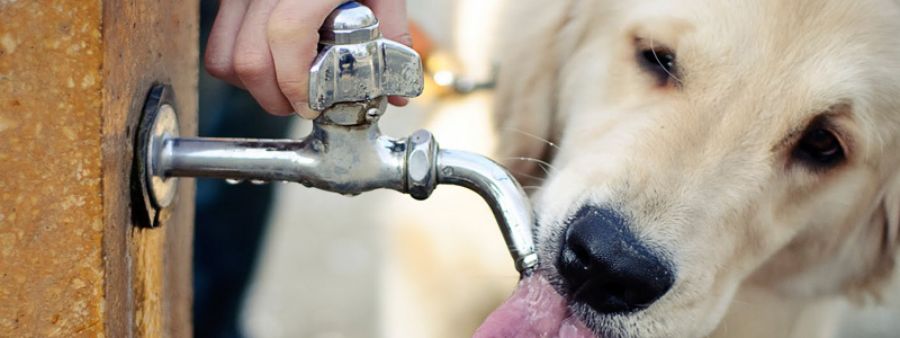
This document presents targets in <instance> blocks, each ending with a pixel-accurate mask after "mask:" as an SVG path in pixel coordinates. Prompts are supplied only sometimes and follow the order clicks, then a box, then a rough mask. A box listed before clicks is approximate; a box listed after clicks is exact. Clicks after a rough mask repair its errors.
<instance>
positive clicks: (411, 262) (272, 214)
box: [194, 0, 900, 338]
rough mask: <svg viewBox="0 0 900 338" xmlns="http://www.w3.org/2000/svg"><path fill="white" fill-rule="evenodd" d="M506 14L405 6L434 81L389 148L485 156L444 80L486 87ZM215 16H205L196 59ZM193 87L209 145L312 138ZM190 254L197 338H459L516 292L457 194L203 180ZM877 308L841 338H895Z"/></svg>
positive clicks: (485, 221) (480, 112)
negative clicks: (417, 142)
mask: <svg viewBox="0 0 900 338" xmlns="http://www.w3.org/2000/svg"><path fill="white" fill-rule="evenodd" d="M503 2H504V1H502V0H495V1H484V0H415V1H408V6H409V15H410V18H411V21H412V22H413V23H414V24H415V25H416V30H415V32H416V33H417V35H418V36H417V39H416V41H417V47H419V48H420V49H421V51H422V52H425V53H426V54H428V55H427V56H428V60H427V62H428V67H427V68H428V69H429V70H430V71H432V72H438V73H437V74H436V73H432V74H429V75H428V76H427V77H428V78H429V81H428V82H427V85H426V93H425V95H423V97H421V98H418V99H415V100H413V101H412V103H411V104H410V105H409V106H408V107H404V108H396V107H393V108H391V109H389V110H388V111H387V114H386V115H385V116H384V118H383V119H382V122H381V126H382V129H383V130H384V132H385V133H386V134H388V135H392V136H396V137H405V136H407V135H409V134H410V133H412V132H413V131H414V130H416V129H420V128H426V129H428V130H430V131H432V132H433V133H434V134H435V136H436V138H437V140H438V141H439V142H440V144H441V146H442V147H445V148H456V149H463V150H469V151H474V152H479V153H483V154H490V153H491V151H492V149H493V142H494V140H493V136H492V133H491V130H490V125H491V121H490V118H491V116H490V108H491V105H492V102H491V96H490V91H487V90H486V91H477V92H474V93H470V94H466V95H457V94H454V93H451V92H450V91H448V90H447V89H446V88H442V86H440V84H446V83H447V82H448V79H449V75H450V74H454V75H455V76H462V77H465V78H469V79H475V80H483V79H490V78H491V73H492V65H491V62H490V61H491V60H492V56H491V53H492V49H493V48H492V46H493V43H494V41H493V40H492V39H494V38H495V37H496V34H494V33H493V32H494V29H495V27H494V26H495V24H496V21H497V18H498V17H499V13H498V11H499V10H500V8H501V6H502V3H503ZM217 4H218V1H214V0H210V1H207V0H204V1H203V2H202V6H203V8H202V20H201V24H202V28H203V34H201V41H200V43H201V46H205V43H206V34H207V33H208V32H209V28H210V26H211V24H212V21H213V19H214V17H215V12H216V7H217ZM423 45H424V46H423ZM200 78H201V80H200V108H201V112H200V134H201V135H203V136H230V137H257V138H283V137H290V138H299V137H302V136H304V135H305V134H306V133H307V131H308V130H309V127H310V124H309V123H308V122H306V121H303V120H301V119H299V118H295V117H288V118H284V117H273V116H269V115H268V114H265V113H264V112H263V111H262V110H260V108H258V106H256V104H255V103H254V102H253V100H252V98H251V97H250V96H249V95H247V94H246V93H245V92H243V91H242V90H239V89H236V88H233V87H230V86H228V85H226V84H224V83H223V82H220V81H218V80H216V79H213V78H211V77H210V76H209V75H208V74H206V73H205V72H203V71H201V74H200ZM526 189H531V188H528V187H526ZM194 247H195V254H194V269H195V278H194V279H195V311H194V312H195V313H194V325H195V336H197V337H266V338H268V337H272V338H277V337H309V338H362V337H385V338H387V337H390V338H404V337H431V338H443V337H448V338H449V337H454V338H455V337H467V336H470V335H471V333H472V332H473V331H474V329H475V328H476V327H477V325H478V324H479V323H480V322H481V320H482V319H483V318H484V317H485V316H486V315H487V314H488V313H489V311H491V310H492V309H493V308H494V307H496V306H497V305H498V304H499V303H500V302H501V301H502V300H503V299H504V298H505V297H506V296H507V295H508V294H509V293H510V291H511V290H512V287H513V285H514V283H515V282H516V280H517V273H516V272H515V269H514V268H513V263H512V260H511V259H510V258H509V256H508V253H507V252H506V250H505V245H504V243H503V241H502V238H501V235H500V232H499V231H498V230H497V227H496V224H495V223H494V220H493V217H492V215H491V213H490V210H489V209H488V207H487V206H486V205H485V204H484V203H483V202H482V200H481V198H480V197H478V196H477V195H475V194H474V193H472V192H470V191H467V190H463V189H461V188H456V187H446V186H441V187H439V188H438V189H437V190H436V191H435V193H434V195H432V197H431V198H430V199H428V200H427V201H421V202H420V201H415V200H413V199H412V198H410V197H408V196H406V195H401V194H399V193H395V192H392V191H376V192H371V193H367V194H363V195H361V196H359V197H355V198H348V197H344V196H340V195H335V194H331V193H325V192H320V191H317V190H312V189H307V188H304V187H303V186H301V185H297V184H273V185H252V184H249V183H244V184H238V185H229V184H227V183H225V182H223V181H219V180H199V181H198V194H197V219H196V236H195V244H194ZM893 289H894V290H897V289H900V288H896V287H895V288H893ZM885 300H886V305H881V306H873V307H870V308H867V309H866V310H860V309H858V308H856V307H854V306H853V305H849V304H847V305H846V307H847V311H846V315H845V316H844V317H842V318H841V319H840V320H842V321H844V322H845V323H846V325H845V326H844V329H843V331H842V336H843V337H900V331H897V328H896V326H897V325H898V324H897V323H896V321H897V318H900V310H898V309H897V308H898V307H897V306H896V304H900V292H893V293H891V294H888V295H886V297H885Z"/></svg>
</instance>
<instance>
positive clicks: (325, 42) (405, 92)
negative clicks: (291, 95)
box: [309, 1, 425, 111]
mask: <svg viewBox="0 0 900 338" xmlns="http://www.w3.org/2000/svg"><path fill="white" fill-rule="evenodd" d="M319 36H320V39H321V40H320V41H319V55H318V56H316V59H315V61H314V62H313V65H312V68H311V69H310V77H309V108H310V109H312V110H316V111H324V110H326V109H327V108H329V107H331V106H333V105H335V104H337V103H344V102H365V101H371V100H374V99H376V98H379V97H383V96H403V97H416V96H419V95H420V94H422V89H423V87H424V83H425V82H424V80H423V71H422V60H421V59H420V58H419V54H418V53H416V51H414V50H413V49H412V48H409V47H407V46H404V45H402V44H400V43H397V42H394V41H390V40H387V39H385V38H383V37H382V36H381V31H380V30H379V29H378V19H377V18H375V14H374V13H373V12H372V11H371V10H370V9H369V8H367V7H365V6H363V5H362V4H360V3H358V2H355V1H350V2H347V3H344V4H342V5H340V6H339V7H338V8H337V9H335V10H334V12H332V13H331V15H329V16H328V18H327V19H326V20H325V23H324V25H323V26H322V28H320V30H319Z"/></svg>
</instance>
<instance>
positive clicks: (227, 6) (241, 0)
mask: <svg viewBox="0 0 900 338" xmlns="http://www.w3.org/2000/svg"><path fill="white" fill-rule="evenodd" d="M247 5H248V4H247V0H222V1H221V2H220V3H219V12H218V13H217V14H216V21H215V22H214V23H213V27H212V30H211V31H210V33H209V39H208V40H207V42H206V55H204V62H203V63H204V65H205V66H206V71H208V72H209V73H210V74H211V75H212V76H215V77H217V78H219V79H222V80H223V81H225V82H228V83H230V84H232V85H236V86H239V87H241V86H242V84H241V80H240V79H238V77H237V75H236V74H235V73H234V60H233V59H232V55H234V43H235V40H236V39H237V35H238V32H239V31H240V29H241V22H242V21H243V20H244V13H245V12H246V11H247Z"/></svg>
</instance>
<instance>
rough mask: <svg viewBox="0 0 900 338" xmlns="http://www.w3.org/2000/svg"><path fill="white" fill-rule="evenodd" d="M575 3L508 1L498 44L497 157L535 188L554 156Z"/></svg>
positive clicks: (565, 0) (562, 0)
mask: <svg viewBox="0 0 900 338" xmlns="http://www.w3.org/2000/svg"><path fill="white" fill-rule="evenodd" d="M572 3H573V1H572V0H554V1H521V2H520V1H508V2H507V7H508V8H507V10H505V11H504V12H505V13H506V14H507V16H506V17H505V18H504V19H505V20H504V21H505V22H504V25H503V26H502V27H503V28H502V30H501V39H500V41H499V42H498V47H497V52H498V57H497V61H498V62H499V64H500V68H499V70H498V74H497V91H496V97H495V103H494V105H495V108H494V111H495V114H494V126H495V128H496V132H497V135H498V140H497V149H496V151H495V154H496V156H497V157H498V159H499V160H500V161H501V162H503V164H504V165H506V166H507V168H509V170H510V171H511V172H512V173H513V175H515V176H516V178H517V179H519V182H522V184H523V185H526V186H527V185H535V184H536V183H539V182H538V181H540V179H541V178H542V177H543V176H544V175H545V171H544V169H546V168H542V166H543V164H542V163H541V162H549V161H550V160H551V158H552V156H553V155H554V151H555V149H554V148H555V145H554V144H555V143H556V141H557V139H558V135H557V134H558V133H559V129H560V128H561V126H560V125H559V123H558V121H556V120H557V119H556V116H557V113H558V112H557V102H556V100H557V97H558V92H557V88H558V87H559V86H558V81H559V79H558V76H559V70H560V65H561V62H562V61H563V60H561V57H563V53H562V52H561V50H563V49H562V48H565V46H563V44H564V43H565V42H564V38H563V37H562V36H561V35H562V34H563V30H565V26H566V25H567V23H568V22H567V21H569V18H570V15H569V14H570V11H571V10H572V8H571V6H572Z"/></svg>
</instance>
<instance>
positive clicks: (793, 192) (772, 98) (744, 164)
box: [476, 0, 900, 338]
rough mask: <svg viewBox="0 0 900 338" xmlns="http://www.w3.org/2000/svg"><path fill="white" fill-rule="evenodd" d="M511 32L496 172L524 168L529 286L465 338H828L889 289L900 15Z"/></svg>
mask: <svg viewBox="0 0 900 338" xmlns="http://www.w3.org/2000/svg"><path fill="white" fill-rule="evenodd" d="M507 12H508V13H509V15H510V18H512V19H511V20H509V22H508V23H509V27H508V28H507V30H506V32H505V33H504V35H503V38H502V39H501V40H502V41H504V42H505V45H504V46H503V47H502V48H499V49H498V50H499V51H502V52H503V55H502V56H501V60H500V65H501V66H500V75H499V82H498V91H497V98H496V107H497V116H496V124H497V125H498V130H499V133H500V135H501V137H500V140H499V147H500V155H498V156H499V157H500V158H524V159H531V160H527V161H510V162H509V163H508V165H509V166H510V168H511V169H512V170H513V171H514V172H515V173H517V174H518V175H519V177H520V179H522V180H523V181H526V182H537V183H539V184H540V185H541V189H540V190H539V191H538V192H536V193H535V195H534V200H535V210H536V212H537V215H538V223H539V224H538V228H537V234H536V237H537V240H538V244H539V247H540V252H539V253H540V255H541V267H540V269H539V270H538V272H537V273H536V275H535V276H531V277H527V278H525V279H523V281H522V282H521V283H520V286H519V289H518V290H517V291H516V292H515V293H514V294H513V296H512V297H511V298H510V299H509V300H508V301H507V302H506V303H505V304H504V305H502V306H501V307H500V308H499V309H498V310H497V311H495V312H494V313H493V314H492V315H491V316H490V317H489V318H488V319H487V320H486V322H485V324H483V326H482V327H481V328H480V329H479V331H478V332H476V336H477V337H555V336H563V337H588V336H600V337H623V338H625V337H702V336H708V335H712V336H721V337H790V336H795V337H828V336H831V335H833V325H832V324H836V323H837V321H835V320H833V318H832V316H833V315H834V312H833V311H832V308H833V306H832V305H833V304H834V302H833V300H834V299H837V298H839V297H847V296H849V297H854V298H859V296H862V295H877V294H878V292H879V291H880V289H881V288H882V287H883V285H884V284H885V282H886V281H887V280H888V279H889V276H891V275H892V271H893V269H894V264H895V258H896V256H897V251H898V250H897V247H898V243H900V237H898V223H900V1H897V0H852V1H851V0H727V1H721V0H641V1H615V0H554V1H540V0H523V1H511V2H510V9H508V10H507ZM541 162H547V163H549V165H541ZM545 169H546V171H545Z"/></svg>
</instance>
